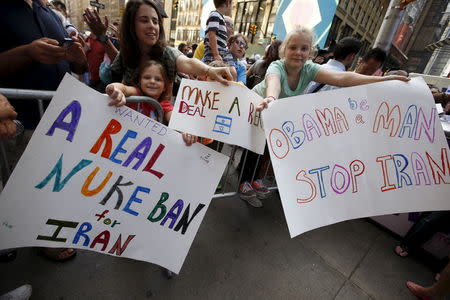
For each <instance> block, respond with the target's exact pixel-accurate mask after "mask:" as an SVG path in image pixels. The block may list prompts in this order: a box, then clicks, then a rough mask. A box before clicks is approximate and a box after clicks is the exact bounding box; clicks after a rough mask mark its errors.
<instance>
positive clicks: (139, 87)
mask: <svg viewBox="0 0 450 300" xmlns="http://www.w3.org/2000/svg"><path fill="white" fill-rule="evenodd" d="M136 74H138V78H136V79H135V84H136V86H127V85H124V84H122V83H118V82H114V83H111V84H109V85H108V86H107V87H106V94H108V96H109V97H110V98H112V99H113V100H115V101H116V102H119V103H122V102H123V103H124V102H125V97H129V96H148V97H151V98H153V99H155V100H157V101H158V102H159V104H160V105H161V107H162V109H163V111H164V118H163V122H164V124H166V125H167V124H169V121H170V117H171V115H172V110H173V106H172V104H171V103H170V96H171V87H172V84H171V81H170V79H169V77H168V76H167V73H166V71H165V68H164V66H163V65H162V64H161V63H159V62H157V61H154V60H149V61H146V62H145V63H143V64H142V65H141V66H140V67H139V69H138V71H137V72H136ZM127 106H128V107H130V108H132V109H135V110H137V111H139V112H140V113H142V114H144V115H146V116H148V117H151V118H154V119H156V115H155V108H154V107H153V106H152V105H151V104H149V103H139V104H138V103H128V104H127ZM182 136H183V140H184V141H185V143H186V145H188V146H190V145H191V144H193V143H195V142H196V141H197V137H196V136H194V135H191V134H188V133H182Z"/></svg>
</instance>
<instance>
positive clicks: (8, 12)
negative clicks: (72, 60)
mask: <svg viewBox="0 0 450 300" xmlns="http://www.w3.org/2000/svg"><path fill="white" fill-rule="evenodd" d="M0 36H1V38H0V52H4V51H8V50H10V49H14V48H16V47H19V46H22V45H26V44H29V43H31V42H32V41H34V40H37V39H40V38H43V37H47V38H52V39H55V40H57V41H60V40H62V39H64V37H67V32H66V31H65V29H64V27H63V25H62V23H61V20H60V19H59V18H58V16H56V14H55V13H54V12H53V11H52V10H51V9H50V8H48V7H46V6H44V5H42V4H41V3H40V2H39V1H38V0H33V3H32V8H31V7H30V6H29V5H28V4H27V3H26V2H25V1H23V0H1V1H0ZM66 72H70V65H69V62H68V61H60V62H59V63H58V64H53V65H47V64H40V63H32V64H30V65H28V66H27V67H25V68H23V69H20V70H17V71H15V72H13V73H11V74H8V75H7V76H0V86H1V87H4V88H20V89H37V90H56V88H57V87H58V85H59V83H60V82H61V80H62V78H63V77H64V75H65V73H66ZM19 102H20V103H19ZM11 103H12V104H13V105H14V107H15V108H16V111H17V112H18V118H19V120H21V121H22V122H23V123H24V125H25V126H26V127H27V128H31V127H33V126H35V125H36V124H37V123H36V121H37V120H38V118H39V117H38V116H39V113H38V108H37V103H36V101H27V100H20V101H14V100H12V101H11Z"/></svg>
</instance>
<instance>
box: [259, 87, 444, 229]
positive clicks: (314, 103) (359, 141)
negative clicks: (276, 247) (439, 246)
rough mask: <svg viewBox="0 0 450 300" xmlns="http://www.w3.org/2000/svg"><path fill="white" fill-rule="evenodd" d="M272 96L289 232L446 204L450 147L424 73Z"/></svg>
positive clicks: (268, 120)
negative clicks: (279, 97) (403, 78)
mask: <svg viewBox="0 0 450 300" xmlns="http://www.w3.org/2000/svg"><path fill="white" fill-rule="evenodd" d="M282 100H283V101H275V102H274V103H273V104H271V105H270V107H269V109H268V110H265V111H264V112H263V120H264V126H265V133H266V138H267V143H268V148H269V152H270V156H271V160H272V163H273V166H274V171H275V176H276V178H277V184H278V188H279V191H280V196H281V200H282V204H283V209H284V213H285V215H286V220H287V223H288V227H289V231H290V234H291V237H294V236H296V235H298V234H301V233H303V232H305V231H308V230H311V229H314V228H317V227H321V226H325V225H328V224H333V223H336V222H340V221H344V220H349V219H354V218H361V217H368V216H376V215H384V214H390V213H400V212H413V211H430V210H449V209H450V200H449V199H450V198H449V195H450V163H449V161H450V160H449V149H448V145H447V142H446V140H445V135H444V132H443V130H442V127H441V124H440V120H439V117H438V115H437V113H436V108H435V105H434V101H433V98H432V96H431V93H430V91H429V88H428V87H427V85H426V84H425V82H424V81H423V79H421V78H417V79H412V80H411V81H410V82H408V83H404V82H400V81H386V82H382V83H376V84H370V85H365V86H358V87H352V88H345V89H338V90H333V91H328V92H322V93H317V94H310V95H303V96H297V97H292V98H289V99H282Z"/></svg>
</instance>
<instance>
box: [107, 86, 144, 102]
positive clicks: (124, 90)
mask: <svg viewBox="0 0 450 300" xmlns="http://www.w3.org/2000/svg"><path fill="white" fill-rule="evenodd" d="M106 94H108V96H109V97H110V98H111V99H112V101H111V102H109V104H108V105H109V106H122V105H125V103H126V102H127V101H126V99H125V97H129V96H136V95H137V91H136V89H135V88H134V87H132V86H126V85H124V84H122V83H119V82H114V83H110V84H108V85H107V86H106Z"/></svg>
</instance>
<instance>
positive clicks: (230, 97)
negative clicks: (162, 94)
mask: <svg viewBox="0 0 450 300" xmlns="http://www.w3.org/2000/svg"><path fill="white" fill-rule="evenodd" d="M261 100H262V98H261V97H260V96H258V95H257V94H256V93H254V92H252V91H251V90H249V89H248V88H246V87H244V86H241V85H239V84H235V83H230V85H229V86H224V85H222V84H220V83H217V82H205V81H196V80H186V79H183V81H181V85H180V89H179V92H178V94H177V100H176V102H175V108H174V111H173V112H172V117H171V120H170V124H169V127H170V128H173V129H175V130H182V131H187V132H189V133H192V134H195V135H198V136H201V137H206V138H210V139H215V140H218V141H221V142H224V143H228V144H234V145H238V146H241V147H244V148H246V149H249V150H251V151H253V152H256V153H259V154H262V153H263V152H264V146H265V144H266V141H265V137H264V130H263V128H262V124H261V116H260V113H259V112H257V111H256V109H255V107H256V104H257V103H259V102H260V101H261Z"/></svg>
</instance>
